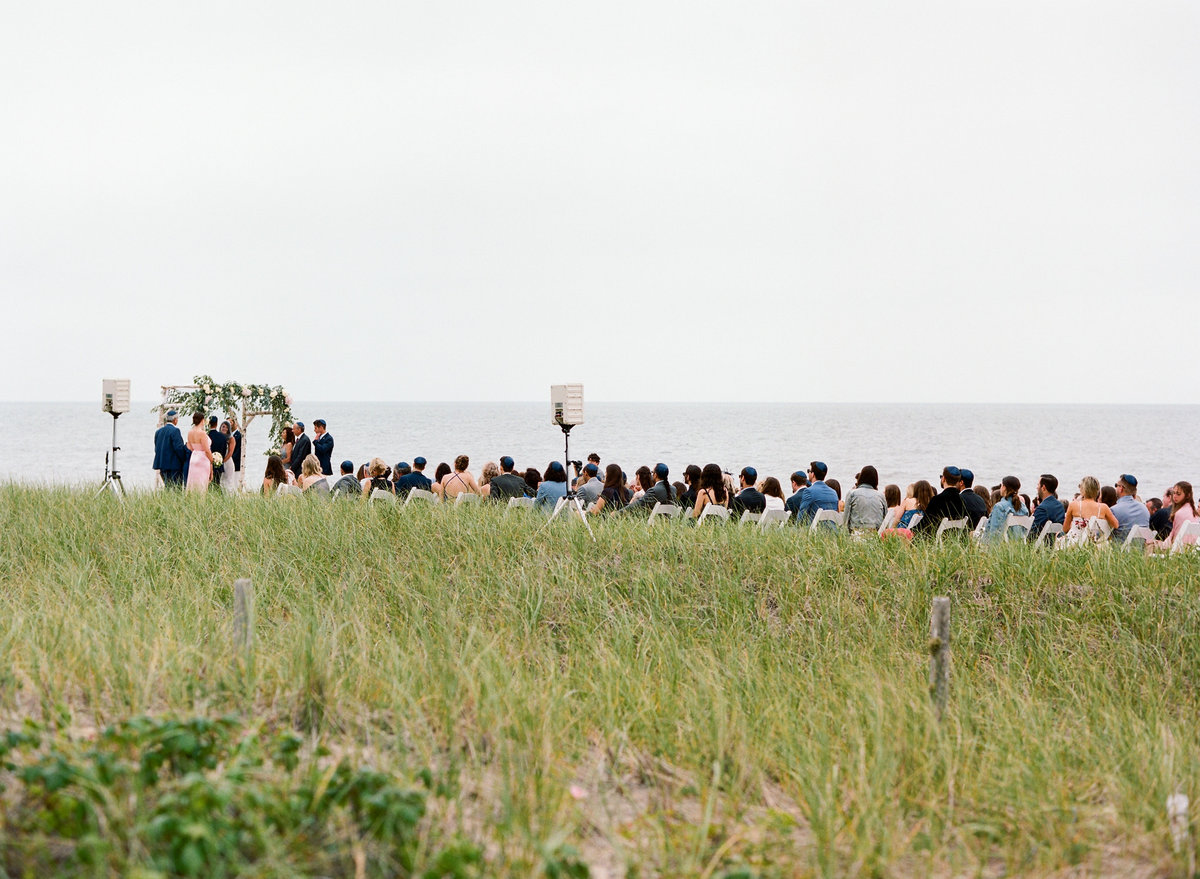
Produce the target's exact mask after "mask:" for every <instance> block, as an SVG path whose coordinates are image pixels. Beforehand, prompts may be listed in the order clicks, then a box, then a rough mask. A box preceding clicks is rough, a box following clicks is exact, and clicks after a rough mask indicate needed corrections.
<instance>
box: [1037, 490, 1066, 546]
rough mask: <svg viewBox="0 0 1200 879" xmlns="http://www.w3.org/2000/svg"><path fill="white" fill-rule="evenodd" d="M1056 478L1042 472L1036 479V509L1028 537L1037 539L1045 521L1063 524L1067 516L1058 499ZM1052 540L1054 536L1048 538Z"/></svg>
mask: <svg viewBox="0 0 1200 879" xmlns="http://www.w3.org/2000/svg"><path fill="white" fill-rule="evenodd" d="M1057 492H1058V478H1057V477H1055V476H1054V475H1053V474H1051V473H1043V474H1042V478H1041V479H1039V480H1038V487H1037V496H1038V505H1037V509H1036V510H1034V511H1033V527H1032V528H1030V529H1029V539H1030V540H1037V539H1038V535H1039V534H1041V533H1042V529H1043V528H1045V527H1046V523H1047V522H1057V523H1058V524H1059V525H1062V524H1063V520H1065V519H1066V517H1067V509H1066V507H1064V506H1063V505H1062V501H1060V500H1059V499H1058V494H1057ZM1049 540H1050V541H1051V542H1053V540H1054V538H1053V537H1051V538H1049Z"/></svg>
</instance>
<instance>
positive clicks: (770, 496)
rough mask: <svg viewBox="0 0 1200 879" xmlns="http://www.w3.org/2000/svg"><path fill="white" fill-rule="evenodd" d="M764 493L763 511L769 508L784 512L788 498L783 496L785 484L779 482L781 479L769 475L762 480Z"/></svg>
mask: <svg viewBox="0 0 1200 879" xmlns="http://www.w3.org/2000/svg"><path fill="white" fill-rule="evenodd" d="M762 494H763V512H764V513H765V512H767V511H768V510H779V511H780V512H783V505H784V504H785V503H786V502H787V498H785V497H784V496H783V486H782V485H780V484H779V480H778V479H776V478H775V477H774V476H768V477H767V478H766V479H764V480H763V481H762Z"/></svg>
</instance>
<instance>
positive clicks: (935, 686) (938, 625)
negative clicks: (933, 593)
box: [929, 595, 950, 720]
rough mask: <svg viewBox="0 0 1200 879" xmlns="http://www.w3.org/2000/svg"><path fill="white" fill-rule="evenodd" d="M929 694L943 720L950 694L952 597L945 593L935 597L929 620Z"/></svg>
mask: <svg viewBox="0 0 1200 879" xmlns="http://www.w3.org/2000/svg"><path fill="white" fill-rule="evenodd" d="M929 696H930V698H931V699H933V708H934V710H935V711H936V712H937V716H938V720H941V719H942V714H943V713H944V712H945V711H946V700H947V699H948V698H949V696H950V599H949V598H947V597H946V596H944V595H939V596H937V597H936V598H934V599H933V615H932V617H931V618H930V621H929Z"/></svg>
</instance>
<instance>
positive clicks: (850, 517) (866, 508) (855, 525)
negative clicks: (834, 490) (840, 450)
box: [825, 464, 900, 532]
mask: <svg viewBox="0 0 1200 879" xmlns="http://www.w3.org/2000/svg"><path fill="white" fill-rule="evenodd" d="M854 479H855V483H856V484H855V486H854V490H853V491H851V492H850V494H848V495H846V527H847V528H848V529H850V531H852V532H853V531H878V530H879V527H880V526H881V525H882V524H883V517H884V516H886V515H887V511H888V504H887V501H886V500H885V499H884V497H883V494H882V493H881V492H880V491H879V471H877V470H876V469H875V468H874V467H872V466H871V465H870V464H868V465H867V466H866V467H864V468H862V470H860V471H858V475H857V476H856V477H855V478H854ZM825 484H826V485H828V484H829V482H828V481H826V483H825ZM899 494H900V489H899V488H897V489H896V495H897V497H899Z"/></svg>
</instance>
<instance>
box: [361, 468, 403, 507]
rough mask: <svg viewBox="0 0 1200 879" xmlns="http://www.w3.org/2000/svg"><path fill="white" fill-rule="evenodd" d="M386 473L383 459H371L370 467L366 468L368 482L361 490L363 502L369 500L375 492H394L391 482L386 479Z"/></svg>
mask: <svg viewBox="0 0 1200 879" xmlns="http://www.w3.org/2000/svg"><path fill="white" fill-rule="evenodd" d="M388 471H389V468H388V465H387V462H386V461H384V460H383V458H372V459H371V465H370V467H368V468H367V476H368V481H367V484H366V487H365V488H363V500H370V498H371V495H372V494H374V493H375V492H377V491H386V492H387V493H388V494H392V493H393V492H394V491H395V488H394V487H393V485H392V483H391V481H390V480H389V479H388V478H387V473H388Z"/></svg>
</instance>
